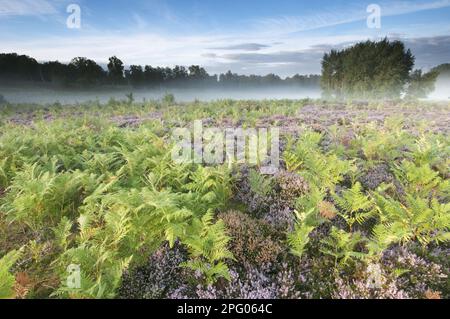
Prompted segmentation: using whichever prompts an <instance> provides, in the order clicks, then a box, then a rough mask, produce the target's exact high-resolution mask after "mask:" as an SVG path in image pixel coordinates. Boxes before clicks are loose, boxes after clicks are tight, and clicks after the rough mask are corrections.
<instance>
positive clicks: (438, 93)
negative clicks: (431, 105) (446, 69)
mask: <svg viewBox="0 0 450 319" xmlns="http://www.w3.org/2000/svg"><path fill="white" fill-rule="evenodd" d="M428 98H429V99H430V100H449V99H450V77H448V75H447V76H442V75H441V76H439V77H438V79H437V80H436V84H435V89H434V91H433V93H431V94H430V95H429V96H428Z"/></svg>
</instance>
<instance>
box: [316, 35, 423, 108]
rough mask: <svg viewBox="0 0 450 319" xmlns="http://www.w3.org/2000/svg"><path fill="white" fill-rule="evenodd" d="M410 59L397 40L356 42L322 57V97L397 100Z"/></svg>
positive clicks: (402, 87)
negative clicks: (323, 95)
mask: <svg viewBox="0 0 450 319" xmlns="http://www.w3.org/2000/svg"><path fill="white" fill-rule="evenodd" d="M414 60H415V58H414V56H413V55H412V53H411V51H410V50H409V49H408V50H406V49H405V46H404V44H403V43H402V42H400V41H392V42H391V41H389V40H388V39H384V40H382V41H378V42H373V41H366V42H360V43H357V44H355V45H354V46H352V47H350V48H347V49H344V50H341V51H337V50H332V51H331V52H330V53H327V54H325V55H324V57H323V59H322V80H321V85H322V88H323V91H324V94H325V95H327V96H334V97H338V98H339V97H350V98H352V97H356V98H389V99H392V98H399V97H400V96H401V93H402V92H403V91H404V88H405V85H406V84H407V83H408V80H409V75H410V72H411V70H412V68H413V66H414Z"/></svg>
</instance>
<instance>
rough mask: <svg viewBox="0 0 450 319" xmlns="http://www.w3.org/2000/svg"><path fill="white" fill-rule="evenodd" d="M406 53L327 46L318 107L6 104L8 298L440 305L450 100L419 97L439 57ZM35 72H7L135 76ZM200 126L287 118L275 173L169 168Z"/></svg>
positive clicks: (3, 161)
mask: <svg viewBox="0 0 450 319" xmlns="http://www.w3.org/2000/svg"><path fill="white" fill-rule="evenodd" d="M371 50H374V52H376V54H375V55H374V54H373V53H371ZM386 57H389V58H388V59H387V60H386V59H384V58H386ZM6 58H12V59H13V60H14V59H16V58H18V57H17V56H12V55H3V56H2V59H3V60H2V59H0V61H3V62H2V63H3V64H1V63H0V65H1V67H0V70H1V71H0V72H2V73H1V74H3V76H5V74H9V73H5V72H6V71H5V69H3V68H4V67H5V63H6V62H4V61H5V60H4V59H6ZM378 58H379V59H381V60H378ZM21 59H23V61H29V60H30V59H29V58H24V57H21ZM367 59H369V60H367ZM413 60H414V59H413V56H412V54H411V52H409V51H408V50H405V48H404V47H403V45H402V44H401V43H398V42H389V41H387V40H385V41H381V42H376V43H374V42H366V43H361V44H358V45H356V46H354V47H352V48H348V49H345V50H343V51H333V52H331V53H330V54H327V55H325V57H324V65H323V67H324V71H323V75H322V85H323V86H324V90H325V92H326V93H327V94H328V95H329V96H330V97H333V98H334V99H327V100H308V99H305V100H278V101H273V100H264V101H247V100H239V101H233V100H218V101H214V102H208V103H204V102H200V101H195V102H191V103H178V102H177V101H176V100H175V99H174V97H173V95H167V96H166V97H165V98H164V99H162V100H155V101H136V100H135V99H134V97H133V95H132V94H130V95H128V96H127V97H126V99H123V100H114V99H111V100H110V101H109V103H106V104H101V103H99V102H89V103H84V104H76V105H61V104H59V103H55V104H49V105H36V104H13V103H8V102H7V101H0V298H428V299H438V298H449V297H450V286H449V282H450V281H449V275H450V259H449V258H448V256H449V249H450V246H449V244H450V243H449V241H450V203H449V199H450V179H449V177H450V173H449V172H450V139H449V129H450V125H449V123H450V118H449V114H450V104H449V103H448V101H441V102H423V101H420V102H419V101H417V100H415V99H414V98H416V97H419V96H422V95H423V94H425V93H426V92H428V90H429V85H430V84H429V83H430V81H431V80H432V79H433V78H434V74H433V73H434V72H441V74H445V72H448V71H446V70H448V65H447V66H446V65H443V66H440V67H438V68H437V69H434V70H432V71H431V73H425V74H423V73H422V72H421V71H413V62H414V61H413ZM325 61H326V62H325ZM363 61H366V62H367V61H369V62H370V67H364V68H363V67H362V64H364V63H363ZM380 61H384V62H380ZM6 64H8V63H6ZM25 64H26V63H25ZM8 65H9V67H12V65H13V63H12V62H11V64H8ZM45 65H46V64H45V63H44V64H39V63H37V62H36V63H34V62H32V63H31V64H30V65H29V69H28V68H27V69H26V70H34V71H33V72H31V71H25V69H24V70H23V72H22V71H21V72H22V73H17V79H22V80H23V78H21V77H24V76H25V77H26V78H27V79H28V80H33V81H38V82H39V81H43V79H44V80H45V79H46V78H45V77H44V76H49V75H48V74H54V73H53V72H55V73H58V72H61V73H58V74H59V75H60V76H61V77H62V78H64V77H68V78H69V79H71V80H70V81H72V80H74V81H75V82H77V81H81V82H80V84H82V85H84V83H97V79H98V77H100V78H102V77H103V79H104V81H106V82H105V83H109V84H108V85H119V84H121V83H122V82H123V81H126V79H127V78H128V79H130V76H131V74H133V71H130V70H131V69H130V70H129V72H128V73H125V72H124V66H123V63H121V62H120V61H119V60H118V59H115V58H112V59H111V60H110V64H109V65H108V71H104V70H103V68H101V67H100V66H98V65H97V64H95V62H93V61H90V62H89V61H88V60H86V59H75V60H74V61H72V63H71V64H69V65H63V64H59V63H55V64H54V67H55V69H51V68H50V69H46V70H47V71H45V72H44V70H45V69H44V66H45ZM58 68H61V71H58V72H56V71H49V70H57V69H58ZM67 68H68V69H67ZM8 70H10V71H8V72H13V73H14V74H16V72H18V71H17V70H15V69H8ZM11 70H13V71H11ZM14 70H15V71H14ZM76 70H83V71H76ZM87 70H89V71H87ZM144 70H147V68H144ZM149 70H150V68H149ZM173 70H174V69H171V71H170V72H173ZM177 70H180V69H177ZM199 70H202V69H201V68H192V69H189V72H187V73H185V72H184V71H183V72H182V73H183V74H187V76H188V77H194V75H193V74H200V75H199V76H198V79H199V81H202V80H201V79H206V75H205V72H204V70H203V71H199ZM30 72H31V73H30ZM139 72H140V71H138V73H139ZM167 72H169V71H167ZM46 74H47V75H46ZM144 74H145V71H144ZM148 74H153V73H152V72H149V73H148ZM171 74H172V73H171ZM91 75H92V77H91ZM8 76H9V75H8ZM8 76H6V78H8ZM71 76H75V77H74V78H70V77H71ZM49 79H50V80H49ZM53 79H55V78H53V75H52V76H51V77H50V76H49V77H47V80H49V81H53ZM352 79H356V80H357V81H356V83H354V81H353V80H352ZM84 81H87V82H84ZM102 81H103V80H102ZM214 81H216V80H214ZM285 81H286V80H285ZM386 81H387V82H386ZM216 82H217V81H216ZM216 82H214V83H216ZM198 83H201V82H198ZM219 83H220V82H219ZM387 84H389V85H387ZM402 95H403V96H405V97H409V98H404V99H400V97H401V96H402ZM336 98H337V99H336ZM352 98H358V99H360V98H367V101H361V100H358V101H351V99H352ZM343 99H346V100H347V101H345V102H343V101H342V100H343ZM195 120H203V125H204V126H205V128H214V132H223V131H224V130H226V129H227V128H246V129H248V128H250V129H251V128H255V129H256V128H264V127H265V128H270V127H277V128H279V130H280V136H279V137H280V139H279V151H280V162H279V169H278V171H277V172H273V173H274V174H272V175H265V174H263V173H262V172H261V170H260V168H261V167H262V166H263V165H264V164H265V163H264V158H262V157H260V158H259V159H260V160H259V161H257V163H253V164H250V163H249V161H244V162H245V163H240V162H237V161H235V160H234V159H233V158H228V160H227V161H226V162H225V163H223V164H217V165H211V164H208V165H207V164H205V163H192V162H184V163H180V162H177V161H175V160H174V159H173V148H172V146H173V145H174V144H175V143H176V142H177V141H176V140H174V139H173V132H174V130H175V129H177V128H186V129H188V130H190V129H191V128H192V127H193V122H194V121H195ZM272 137H273V136H270V137H269V138H270V139H272ZM203 139H207V138H206V137H205V136H203ZM273 139H275V138H273ZM266 142H267V141H266ZM198 151H199V150H198V149H197V150H196V152H198ZM200 151H203V149H202V150H200Z"/></svg>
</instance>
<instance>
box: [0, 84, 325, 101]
mask: <svg viewBox="0 0 450 319" xmlns="http://www.w3.org/2000/svg"><path fill="white" fill-rule="evenodd" d="M129 93H133V98H134V100H135V101H136V102H142V101H149V100H159V99H161V98H162V97H164V95H166V94H168V93H170V94H173V95H174V96H175V100H176V101H177V102H192V101H195V100H200V101H213V100H221V99H233V100H240V99H243V100H263V99H270V100H272V99H273V100H281V99H293V100H295V99H305V98H312V99H315V98H320V96H321V91H320V89H319V88H316V89H314V88H309V89H307V88H280V87H278V88H245V89H244V88H242V89H231V88H205V89H201V88H186V89H183V88H171V89H167V88H166V89H133V88H118V89H96V90H70V89H68V90H62V89H53V88H44V87H41V88H40V87H33V86H32V87H27V88H24V87H7V88H1V87H0V94H1V95H3V96H4V98H5V99H6V100H7V101H8V102H10V103H30V104H52V103H57V102H58V103H61V104H75V103H85V102H89V101H98V102H99V103H102V104H104V103H107V102H108V101H109V100H110V99H116V100H123V99H125V98H126V95H127V94H129Z"/></svg>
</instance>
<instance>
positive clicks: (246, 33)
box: [0, 0, 450, 76]
mask: <svg viewBox="0 0 450 319" xmlns="http://www.w3.org/2000/svg"><path fill="white" fill-rule="evenodd" d="M73 3H74V4H78V5H79V6H80V8H81V28H80V29H69V28H67V26H66V20H67V17H68V16H69V13H67V12H66V8H67V6H68V5H69V4H73ZM372 3H375V4H377V5H379V7H380V8H381V28H380V29H371V28H368V27H367V17H368V15H369V13H367V11H366V10H367V7H368V5H369V4H372ZM385 36H388V37H390V38H392V39H401V40H403V41H404V42H405V43H406V45H407V46H408V47H409V48H411V50H412V51H413V53H414V54H415V55H416V65H417V67H420V68H424V69H428V68H430V67H432V66H434V65H437V64H440V63H445V62H450V0H408V1H407V0H401V1H397V0H382V1H377V0H371V1H361V0H347V1H342V0H334V1H330V0H314V1H310V0H308V1H306V0H305V1H304V0H278V1H269V0H258V1H256V0H242V1H240V0H227V1H225V0H221V1H219V0H136V1H132V0H128V1H126V0H115V1H114V0H110V1H101V0H79V1H77V0H0V43H1V46H0V51H2V52H18V53H21V54H28V55H30V56H33V57H35V58H37V59H38V60H40V61H45V60H59V61H62V62H67V61H70V59H71V58H73V57H75V56H86V57H89V58H92V59H94V60H96V61H97V62H99V63H104V62H105V61H107V58H108V57H109V56H111V55H117V56H118V57H120V58H121V59H122V60H123V61H124V62H125V63H126V64H127V65H130V64H151V65H160V66H173V65H176V64H182V65H190V64H200V65H203V66H205V67H206V68H207V70H208V71H209V72H211V73H218V72H225V71H227V70H228V69H231V70H232V71H234V72H238V73H244V74H251V73H254V74H267V73H277V74H280V75H282V76H288V75H292V74H295V73H301V74H306V73H319V72H320V59H321V57H322V55H323V53H324V52H326V51H328V50H330V49H331V48H342V47H345V46H348V45H351V44H352V43H354V42H357V41H362V40H366V39H379V38H382V37H385Z"/></svg>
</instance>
